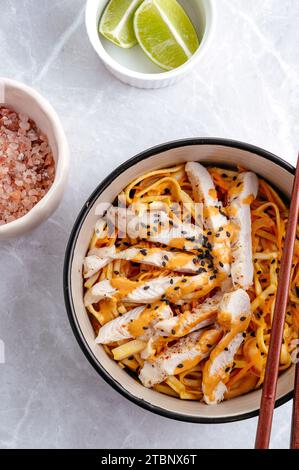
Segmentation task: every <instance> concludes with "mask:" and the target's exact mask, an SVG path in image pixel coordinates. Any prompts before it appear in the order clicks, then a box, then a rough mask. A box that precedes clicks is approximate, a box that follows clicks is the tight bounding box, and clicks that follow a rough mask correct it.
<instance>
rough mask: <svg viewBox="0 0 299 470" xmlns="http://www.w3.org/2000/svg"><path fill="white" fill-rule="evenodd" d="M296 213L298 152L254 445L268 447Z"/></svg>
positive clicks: (294, 442) (295, 441)
mask: <svg viewBox="0 0 299 470" xmlns="http://www.w3.org/2000/svg"><path fill="white" fill-rule="evenodd" d="M298 214H299V155H298V160H297V167H296V173H295V180H294V184H293V190H292V198H291V205H290V213H289V219H288V224H287V230H286V237H285V242H284V249H283V254H282V259H281V264H280V273H279V278H278V287H277V295H276V302H275V308H274V314H273V321H272V330H271V338H270V344H269V351H268V359H267V364H266V372H265V379H264V384H263V391H262V398H261V405H260V414H259V420H258V426H257V432H256V441H255V448H256V449H268V447H269V442H270V435H271V427H272V418H273V411H274V406H275V395H276V388H277V378H278V371H279V360H280V351H281V344H282V340H283V329H284V322H285V314H286V308H287V303H288V297H289V287H290V275H291V268H292V261H293V252H294V244H295V239H296V230H297V225H298ZM290 447H291V449H299V363H297V365H296V373H295V385H294V401H293V416H292V429H291V442H290Z"/></svg>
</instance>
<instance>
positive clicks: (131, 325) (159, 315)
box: [96, 302, 173, 344]
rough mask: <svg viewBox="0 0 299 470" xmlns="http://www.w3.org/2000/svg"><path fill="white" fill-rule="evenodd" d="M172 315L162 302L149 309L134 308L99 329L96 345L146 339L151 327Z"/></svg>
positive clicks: (142, 307)
mask: <svg viewBox="0 0 299 470" xmlns="http://www.w3.org/2000/svg"><path fill="white" fill-rule="evenodd" d="M172 315H173V313H172V310H171V308H170V307H169V306H168V305H167V304H166V303H165V302H162V303H160V304H157V305H153V306H150V307H144V306H140V307H136V308H134V309H132V310H130V311H129V312H127V313H125V314H124V315H121V316H119V317H117V318H115V319H114V320H111V321H110V322H108V323H106V324H105V325H104V326H102V327H101V328H100V331H99V334H98V336H97V338H96V343H99V344H109V343H113V342H115V341H121V340H123V339H129V338H137V337H146V336H148V334H151V333H152V326H153V325H154V324H155V323H156V322H157V321H160V320H162V319H167V318H170V317H171V316H172Z"/></svg>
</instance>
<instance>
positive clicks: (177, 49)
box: [134, 0, 199, 70]
mask: <svg viewBox="0 0 299 470" xmlns="http://www.w3.org/2000/svg"><path fill="white" fill-rule="evenodd" d="M134 30H135V35H136V38H137V40H138V43H139V45H140V46H141V47H142V49H143V50H144V52H145V53H146V54H147V56H148V57H149V58H150V59H151V60H152V62H154V63H155V64H157V65H159V66H160V67H161V68H162V69H164V70H172V69H175V68H177V67H179V66H180V65H182V64H184V63H185V62H186V61H187V60H189V59H190V58H191V57H192V55H193V54H194V52H195V51H196V50H197V49H198V46H199V41H198V36H197V33H196V31H195V28H194V26H193V24H192V23H191V21H190V19H189V17H188V16H187V14H186V13H185V11H184V9H183V8H182V7H181V5H180V4H179V3H178V2H177V1H176V0H144V1H143V2H142V4H141V5H140V7H139V8H138V9H137V11H136V13H135V16H134Z"/></svg>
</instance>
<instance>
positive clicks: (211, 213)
mask: <svg viewBox="0 0 299 470" xmlns="http://www.w3.org/2000/svg"><path fill="white" fill-rule="evenodd" d="M185 169H186V173H187V175H188V178H189V180H190V183H191V186H192V190H193V194H194V199H195V201H196V202H203V204H204V226H205V228H206V229H210V230H213V232H217V231H218V230H219V228H220V227H223V226H225V225H226V224H227V217H226V215H225V214H223V213H222V203H221V202H220V201H218V198H217V192H216V189H215V185H214V183H213V180H212V177H211V175H210V173H209V172H208V170H207V169H206V168H205V167H204V166H203V165H201V164H200V163H197V162H188V163H186V166H185Z"/></svg>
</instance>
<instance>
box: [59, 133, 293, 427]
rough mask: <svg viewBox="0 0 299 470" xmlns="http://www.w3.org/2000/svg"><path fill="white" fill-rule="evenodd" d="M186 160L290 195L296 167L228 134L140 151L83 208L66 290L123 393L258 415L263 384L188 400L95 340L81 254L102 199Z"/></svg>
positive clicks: (82, 334)
mask: <svg viewBox="0 0 299 470" xmlns="http://www.w3.org/2000/svg"><path fill="white" fill-rule="evenodd" d="M185 161H200V162H203V163H206V164H212V165H215V164H217V165H221V166H223V167H230V166H236V165H241V166H243V167H246V168H248V169H249V170H252V171H254V172H256V173H258V174H259V175H260V176H262V177H263V178H265V179H266V180H268V181H269V182H270V183H271V184H273V185H274V186H275V187H277V188H278V189H279V190H280V191H281V192H282V193H284V194H285V195H286V196H287V197H290V195H291V188H292V183H293V178H294V167H292V166H291V165H289V164H288V163H286V162H284V161H283V160H281V159H280V158H279V157H276V156H275V155H273V154H271V153H269V152H267V151H265V150H262V149H260V148H258V147H254V146H252V145H248V144H244V143H241V142H236V141H232V140H225V139H213V138H207V139H186V140H181V141H176V142H170V143H167V144H163V145H160V146H157V147H154V148H152V149H150V150H146V151H145V152H143V153H141V154H139V155H137V156H136V157H134V158H132V159H130V160H128V161H127V162H125V163H124V164H123V165H121V166H119V167H118V168H117V169H116V170H115V171H114V172H113V173H111V174H110V175H109V176H108V177H107V178H106V179H105V180H104V181H103V182H102V183H101V184H100V185H99V186H98V187H97V188H96V190H95V191H94V192H93V194H92V195H91V196H90V198H89V199H88V201H87V202H86V204H85V205H84V207H83V209H82V210H81V212H80V214H79V216H78V218H77V221H76V222H75V225H74V228H73V231H72V233H71V236H70V240H69V244H68V248H67V251H66V256H65V267H64V293H65V302H66V308H67V312H68V315H69V319H70V323H71V326H72V328H73V331H74V333H75V336H76V338H77V340H78V343H79V344H80V346H81V348H82V350H83V352H84V354H85V355H86V357H87V358H88V360H89V361H90V363H91V364H92V365H93V366H94V368H95V369H96V370H97V371H98V372H99V374H100V375H101V376H102V377H103V378H104V379H105V380H106V381H107V382H108V383H109V384H111V385H112V387H114V388H115V389H116V390H118V391H119V392H120V393H121V394H122V395H124V396H125V397H127V398H128V399H129V400H131V401H133V402H134V403H136V404H138V405H140V406H142V407H143V408H146V409H147V410H150V411H153V412H155V413H158V414H161V415H163V416H167V417H169V418H175V419H178V420H184V421H192V422H204V423H219V422H228V421H236V420H240V419H245V418H250V417H253V416H256V415H257V414H258V411H259V406H260V398H261V390H256V391H253V392H250V393H248V394H246V395H243V396H240V397H237V398H234V399H232V400H228V401H224V402H222V403H220V404H219V405H214V406H208V405H205V404H203V403H198V402H192V401H184V400H179V399H177V398H173V397H169V396H167V395H162V394H161V393H158V392H155V391H154V390H151V389H147V388H145V387H143V386H142V385H141V384H140V383H139V382H137V381H136V380H134V379H133V378H132V377H131V376H130V375H129V374H128V373H127V372H126V371H124V370H122V369H121V368H120V367H119V366H118V365H117V363H116V362H115V361H113V360H112V359H110V357H109V356H108V355H107V354H106V353H105V351H104V349H103V348H102V346H99V345H97V344H95V335H94V331H93V328H92V326H91V324H90V321H89V318H88V315H87V313H86V310H85V307H84V305H83V287H82V260H83V258H84V256H85V253H86V251H87V248H88V245H89V241H90V238H91V236H92V233H93V230H94V225H95V222H96V220H97V217H96V215H95V207H96V206H97V204H98V203H99V202H112V201H114V199H115V197H116V196H117V195H118V194H119V192H120V191H121V190H122V189H123V188H124V187H125V186H126V185H127V184H128V183H129V182H131V181H132V180H133V179H135V178H136V177H138V176H140V175H142V174H144V173H146V172H148V171H152V170H156V169H158V168H162V167H167V166H170V165H177V164H179V163H182V162H185ZM293 385H294V366H293V367H291V368H290V369H288V370H287V371H285V372H284V373H283V374H282V375H281V376H280V377H279V380H278V387H277V401H276V406H278V405H281V404H282V403H285V402H286V401H287V400H289V399H290V398H291V397H292V391H293Z"/></svg>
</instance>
